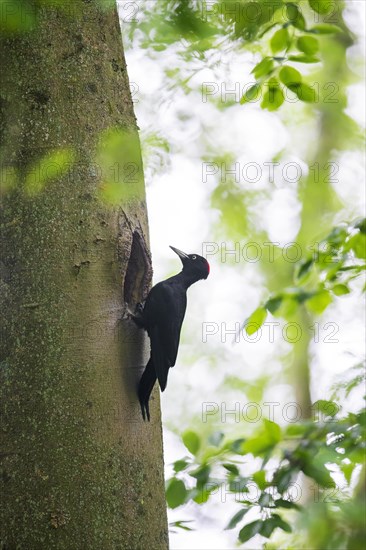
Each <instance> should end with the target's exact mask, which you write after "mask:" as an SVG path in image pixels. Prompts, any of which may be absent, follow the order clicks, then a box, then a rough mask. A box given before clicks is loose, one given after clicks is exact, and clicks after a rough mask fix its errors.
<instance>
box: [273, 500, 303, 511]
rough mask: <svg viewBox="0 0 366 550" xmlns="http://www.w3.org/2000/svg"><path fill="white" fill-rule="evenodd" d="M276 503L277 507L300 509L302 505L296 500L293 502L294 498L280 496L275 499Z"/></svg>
mask: <svg viewBox="0 0 366 550" xmlns="http://www.w3.org/2000/svg"><path fill="white" fill-rule="evenodd" d="M274 504H275V507H276V508H286V509H289V510H290V509H295V510H300V507H299V506H298V505H297V504H295V502H293V501H292V500H285V499H283V498H279V499H277V500H275V501H274Z"/></svg>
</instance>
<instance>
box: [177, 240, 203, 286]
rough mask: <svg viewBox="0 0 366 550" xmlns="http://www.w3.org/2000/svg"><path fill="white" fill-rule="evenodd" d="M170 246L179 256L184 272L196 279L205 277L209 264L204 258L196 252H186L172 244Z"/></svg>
mask: <svg viewBox="0 0 366 550" xmlns="http://www.w3.org/2000/svg"><path fill="white" fill-rule="evenodd" d="M170 248H171V249H172V250H173V251H174V252H175V253H176V254H178V256H179V257H180V259H181V261H182V264H183V272H184V273H187V274H189V275H192V276H193V277H194V278H195V279H196V280H197V281H199V280H200V279H207V277H208V275H209V273H210V264H209V263H208V261H207V260H206V258H204V257H203V256H199V255H198V254H186V253H185V252H182V251H181V250H178V248H174V246H171V247H170Z"/></svg>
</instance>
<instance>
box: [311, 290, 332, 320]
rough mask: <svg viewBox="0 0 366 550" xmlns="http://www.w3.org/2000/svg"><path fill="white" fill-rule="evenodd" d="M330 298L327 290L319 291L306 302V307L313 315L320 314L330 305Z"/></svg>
mask: <svg viewBox="0 0 366 550" xmlns="http://www.w3.org/2000/svg"><path fill="white" fill-rule="evenodd" d="M332 301H333V300H332V296H331V294H330V292H329V291H328V290H321V291H320V292H317V293H316V294H315V295H314V296H312V297H311V298H309V299H308V300H307V301H306V305H307V306H308V308H309V310H310V311H312V312H313V313H317V314H319V315H320V314H321V313H323V311H325V310H326V309H327V307H328V306H329V304H331V303H332Z"/></svg>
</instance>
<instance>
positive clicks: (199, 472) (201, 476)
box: [189, 464, 211, 486]
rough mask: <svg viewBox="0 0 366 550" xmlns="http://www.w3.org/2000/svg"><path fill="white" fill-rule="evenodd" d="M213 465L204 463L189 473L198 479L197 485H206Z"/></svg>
mask: <svg viewBox="0 0 366 550" xmlns="http://www.w3.org/2000/svg"><path fill="white" fill-rule="evenodd" d="M210 471H211V467H210V466H209V465H208V464H203V465H202V466H199V467H198V468H197V469H196V470H194V472H191V473H190V474H189V475H190V476H191V477H194V478H195V479H196V480H197V485H201V486H202V485H204V484H205V483H207V482H208V479H209V477H210Z"/></svg>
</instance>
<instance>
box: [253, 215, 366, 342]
mask: <svg viewBox="0 0 366 550" xmlns="http://www.w3.org/2000/svg"><path fill="white" fill-rule="evenodd" d="M311 249H312V250H311V252H309V254H308V256H306V257H305V258H303V259H302V260H301V261H300V262H299V263H297V265H296V268H295V270H294V281H293V286H292V287H291V288H287V289H283V290H282V291H281V292H280V293H277V294H275V295H273V296H271V297H270V298H269V299H268V300H267V301H266V302H265V303H264V305H263V306H260V307H258V308H257V309H256V310H255V311H254V312H253V313H252V314H251V315H250V317H249V318H248V319H247V320H246V321H245V323H244V326H245V329H246V332H247V334H254V333H255V332H256V331H257V330H258V329H259V328H260V327H261V326H262V325H263V323H264V321H265V320H266V317H267V313H271V314H272V315H274V316H275V317H283V318H285V319H287V320H289V319H291V318H292V315H293V313H294V312H295V311H296V309H297V308H299V307H303V306H304V307H306V308H307V309H308V311H309V313H314V314H316V315H320V314H322V313H323V312H324V311H325V310H326V308H327V307H328V306H329V305H330V304H331V303H332V301H333V299H334V297H335V296H343V295H345V294H350V292H351V290H350V283H351V282H352V281H353V280H354V279H357V278H358V277H359V275H360V274H361V273H362V272H364V271H365V269H366V263H365V260H366V219H358V220H356V221H355V222H353V223H348V224H347V223H344V224H342V225H339V226H337V227H335V228H333V229H332V231H331V232H330V233H329V235H327V236H326V237H325V238H324V239H323V240H322V241H320V242H319V243H315V244H312V245H311ZM364 290H365V289H364Z"/></svg>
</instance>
